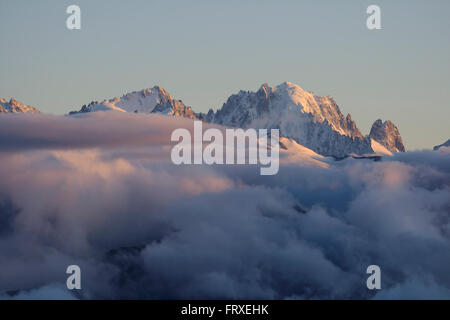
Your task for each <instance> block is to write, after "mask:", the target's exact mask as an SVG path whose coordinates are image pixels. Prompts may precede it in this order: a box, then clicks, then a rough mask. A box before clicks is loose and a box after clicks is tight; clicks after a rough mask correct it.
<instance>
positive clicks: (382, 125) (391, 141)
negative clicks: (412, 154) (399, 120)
mask: <svg viewBox="0 0 450 320" xmlns="http://www.w3.org/2000/svg"><path fill="white" fill-rule="evenodd" d="M369 137H370V138H372V139H374V140H375V141H377V142H379V143H380V144H381V145H382V146H384V147H385V148H387V149H388V150H389V151H394V152H405V146H404V145H403V141H402V137H401V136H400V132H399V130H398V128H397V127H396V126H395V125H394V124H393V123H392V121H390V120H387V121H385V122H383V121H382V120H381V119H377V120H376V121H375V122H374V123H373V125H372V128H371V129H370V134H369Z"/></svg>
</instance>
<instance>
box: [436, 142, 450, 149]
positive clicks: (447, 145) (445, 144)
mask: <svg viewBox="0 0 450 320" xmlns="http://www.w3.org/2000/svg"><path fill="white" fill-rule="evenodd" d="M441 147H450V139H448V140H447V141H446V142H444V143H443V144H440V145H438V146H435V147H434V148H433V150H439V149H440V148H441Z"/></svg>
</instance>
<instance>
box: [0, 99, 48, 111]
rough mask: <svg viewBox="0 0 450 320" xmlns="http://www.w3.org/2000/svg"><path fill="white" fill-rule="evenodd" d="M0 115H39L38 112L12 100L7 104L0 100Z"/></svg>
mask: <svg viewBox="0 0 450 320" xmlns="http://www.w3.org/2000/svg"><path fill="white" fill-rule="evenodd" d="M0 113H40V111H39V110H38V109H36V108H33V107H31V106H27V105H24V104H23V103H20V102H19V101H17V100H14V99H12V98H11V100H9V102H8V101H6V100H5V99H2V98H0Z"/></svg>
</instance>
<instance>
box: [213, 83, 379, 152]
mask: <svg viewBox="0 0 450 320" xmlns="http://www.w3.org/2000/svg"><path fill="white" fill-rule="evenodd" d="M207 118H208V119H211V121H212V122H215V123H218V124H222V125H227V126H232V127H241V128H251V127H253V128H267V129H271V128H278V129H280V134H281V135H282V136H285V137H288V138H292V139H294V140H296V141H297V142H298V143H300V144H302V145H304V146H306V147H308V148H310V149H312V150H314V151H316V152H319V153H321V154H324V155H334V156H337V157H341V156H345V155H347V154H349V153H357V154H360V153H370V152H371V151H372V149H371V147H370V142H368V141H363V140H364V139H363V137H362V135H361V133H360V131H359V130H358V128H357V127H356V124H355V123H354V122H353V121H352V120H351V117H347V118H345V117H344V115H343V114H342V113H341V111H340V110H339V107H338V105H337V103H336V102H335V101H334V99H333V98H331V97H329V96H328V97H320V96H316V95H315V94H314V93H312V92H308V91H305V90H303V89H302V88H301V87H300V86H298V85H296V84H294V83H292V82H289V81H286V82H283V83H281V84H280V85H278V86H276V87H275V88H273V87H270V86H268V85H267V84H263V85H262V86H261V87H260V89H259V90H258V91H257V92H249V91H242V90H241V91H240V92H239V93H238V94H235V95H232V96H230V97H229V98H228V100H227V102H226V103H224V105H223V106H222V108H221V109H219V110H218V111H217V112H216V113H215V114H214V116H208V117H207ZM335 140H336V141H335ZM338 140H339V142H337V141H338ZM344 140H345V142H344Z"/></svg>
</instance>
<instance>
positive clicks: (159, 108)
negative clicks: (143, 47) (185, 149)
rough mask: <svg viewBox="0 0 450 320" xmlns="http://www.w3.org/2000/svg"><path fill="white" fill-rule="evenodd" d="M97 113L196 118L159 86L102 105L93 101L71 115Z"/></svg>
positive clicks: (188, 109) (130, 93)
mask: <svg viewBox="0 0 450 320" xmlns="http://www.w3.org/2000/svg"><path fill="white" fill-rule="evenodd" d="M96 111H119V112H130V113H161V114H166V115H175V116H183V117H187V118H191V119H195V118H196V116H195V114H194V112H193V111H192V108H191V107H188V106H185V105H184V104H183V102H182V101H181V100H175V99H173V98H172V97H171V96H170V94H169V93H168V92H167V91H166V90H165V89H164V88H162V87H160V86H157V85H156V86H154V87H153V88H147V89H142V90H140V91H133V92H129V93H126V94H124V95H123V96H122V97H121V98H117V97H116V98H112V99H109V100H108V99H105V100H103V102H101V103H98V102H97V101H93V102H91V103H89V104H88V105H83V106H82V107H81V109H80V110H79V111H71V112H70V113H69V114H70V115H73V114H77V113H86V112H96Z"/></svg>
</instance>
